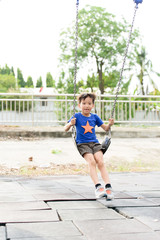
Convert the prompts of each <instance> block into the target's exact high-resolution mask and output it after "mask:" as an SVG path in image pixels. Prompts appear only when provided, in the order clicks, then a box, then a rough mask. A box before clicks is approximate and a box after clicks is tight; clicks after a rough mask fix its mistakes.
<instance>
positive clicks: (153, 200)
mask: <svg viewBox="0 0 160 240" xmlns="http://www.w3.org/2000/svg"><path fill="white" fill-rule="evenodd" d="M150 200H151V201H152V202H154V203H157V204H158V206H160V198H150Z"/></svg>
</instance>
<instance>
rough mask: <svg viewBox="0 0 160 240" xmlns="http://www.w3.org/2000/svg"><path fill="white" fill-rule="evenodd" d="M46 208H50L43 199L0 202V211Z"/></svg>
mask: <svg viewBox="0 0 160 240" xmlns="http://www.w3.org/2000/svg"><path fill="white" fill-rule="evenodd" d="M38 209H39V210H44V209H45V210H47V209H51V208H50V207H49V206H48V205H47V204H46V203H45V202H43V201H26V202H0V211H7V210H8V211H9V210H11V211H14V210H16V211H17V210H38Z"/></svg>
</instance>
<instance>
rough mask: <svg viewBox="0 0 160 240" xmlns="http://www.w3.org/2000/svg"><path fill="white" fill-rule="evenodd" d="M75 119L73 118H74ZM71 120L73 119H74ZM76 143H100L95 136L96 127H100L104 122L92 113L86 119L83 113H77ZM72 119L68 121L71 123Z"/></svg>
mask: <svg viewBox="0 0 160 240" xmlns="http://www.w3.org/2000/svg"><path fill="white" fill-rule="evenodd" d="M72 118H73V117H72ZM72 118H71V119H72ZM75 118H76V125H75V126H76V143H77V144H79V143H88V142H97V143H98V142H99V141H98V139H97V137H96V134H95V126H96V125H97V126H98V127H100V126H101V125H102V124H103V121H102V120H101V118H100V117H99V116H98V115H97V114H93V113H91V114H90V116H89V117H85V116H83V115H82V113H80V112H79V113H76V114H75ZM71 119H70V120H69V121H68V122H70V121H71Z"/></svg>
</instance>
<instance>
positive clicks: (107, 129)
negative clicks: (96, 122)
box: [101, 118, 114, 132]
mask: <svg viewBox="0 0 160 240" xmlns="http://www.w3.org/2000/svg"><path fill="white" fill-rule="evenodd" d="M113 124H114V119H113V118H109V123H108V124H104V123H103V124H102V125H101V128H103V130H104V131H106V132H107V131H109V129H110V127H111V126H112V125H113Z"/></svg>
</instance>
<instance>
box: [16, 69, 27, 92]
mask: <svg viewBox="0 0 160 240" xmlns="http://www.w3.org/2000/svg"><path fill="white" fill-rule="evenodd" d="M17 80H18V85H19V86H20V87H22V88H24V87H25V85H26V82H25V81H24V78H23V74H22V71H21V70H20V69H19V68H17Z"/></svg>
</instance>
